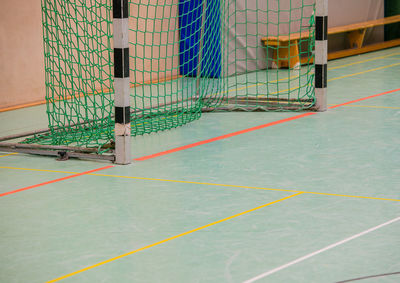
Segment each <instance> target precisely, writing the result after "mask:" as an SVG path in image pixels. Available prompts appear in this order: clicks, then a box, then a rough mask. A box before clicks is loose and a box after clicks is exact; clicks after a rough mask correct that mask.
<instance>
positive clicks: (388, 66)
mask: <svg viewBox="0 0 400 283" xmlns="http://www.w3.org/2000/svg"><path fill="white" fill-rule="evenodd" d="M399 65H400V63H395V64H391V65H387V66H382V67H379V68H374V69H370V70H365V71H362V72H358V73H353V74H349V75H345V76H340V77H336V78H333V79H330V80H328V82H331V81H336V80H340V79H345V78H349V77H353V76H357V75H362V74H365V73H369V72H374V71H379V70H383V69H387V68H391V67H395V66H399Z"/></svg>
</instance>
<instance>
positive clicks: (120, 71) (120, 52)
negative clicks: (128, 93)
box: [114, 48, 129, 78]
mask: <svg viewBox="0 0 400 283" xmlns="http://www.w3.org/2000/svg"><path fill="white" fill-rule="evenodd" d="M114 75H115V77H116V78H127V77H129V48H123V49H122V48H114Z"/></svg>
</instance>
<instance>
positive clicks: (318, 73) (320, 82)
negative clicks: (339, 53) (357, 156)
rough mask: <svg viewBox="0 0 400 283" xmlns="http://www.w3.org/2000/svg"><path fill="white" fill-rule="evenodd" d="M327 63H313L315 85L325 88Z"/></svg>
mask: <svg viewBox="0 0 400 283" xmlns="http://www.w3.org/2000/svg"><path fill="white" fill-rule="evenodd" d="M327 74H328V64H323V65H320V64H315V87H316V88H326V87H327V85H328V83H327V82H328V80H327V77H328V76H327Z"/></svg>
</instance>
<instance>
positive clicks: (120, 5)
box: [113, 0, 129, 19]
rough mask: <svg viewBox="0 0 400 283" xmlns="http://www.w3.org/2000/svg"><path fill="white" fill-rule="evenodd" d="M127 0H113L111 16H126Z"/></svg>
mask: <svg viewBox="0 0 400 283" xmlns="http://www.w3.org/2000/svg"><path fill="white" fill-rule="evenodd" d="M128 7H129V6H128V0H113V17H114V19H127V18H128V11H129V9H128Z"/></svg>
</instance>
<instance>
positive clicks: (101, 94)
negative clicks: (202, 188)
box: [0, 0, 328, 164]
mask: <svg viewBox="0 0 400 283" xmlns="http://www.w3.org/2000/svg"><path fill="white" fill-rule="evenodd" d="M41 2H42V3H41V4H42V22H43V42H44V58H45V62H44V66H45V84H46V114H47V116H48V129H43V130H38V131H33V132H29V133H22V134H19V135H13V136H8V137H3V138H0V150H5V151H20V152H27V153H33V154H42V155H52V156H58V157H59V158H60V159H67V158H68V157H79V158H95V159H105V160H112V161H113V162H115V163H117V164H129V163H131V161H132V156H131V150H132V144H131V137H132V136H139V135H144V134H150V133H157V132H159V131H164V130H168V129H173V128H176V127H179V126H182V125H185V124H187V123H190V122H192V121H195V120H197V119H199V118H200V117H201V115H202V113H204V112H209V111H326V109H327V99H326V97H327V16H328V4H327V3H328V1H327V0H280V1H277V0H250V1H249V0H140V1H139V0H68V1H67V0H58V1H52V0H41ZM10 141H15V142H14V143H11V142H10ZM4 142H7V144H6V143H4Z"/></svg>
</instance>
